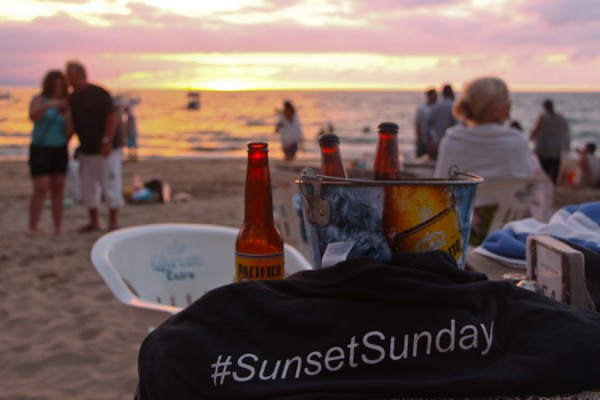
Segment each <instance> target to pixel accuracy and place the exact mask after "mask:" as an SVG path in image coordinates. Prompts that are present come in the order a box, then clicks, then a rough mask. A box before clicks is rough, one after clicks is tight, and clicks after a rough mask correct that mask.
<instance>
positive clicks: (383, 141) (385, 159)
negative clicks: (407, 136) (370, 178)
mask: <svg viewBox="0 0 600 400" xmlns="http://www.w3.org/2000/svg"><path fill="white" fill-rule="evenodd" d="M377 129H378V130H379V133H378V135H379V138H378V141H377V150H376V153H375V165H374V166H373V171H374V173H375V180H377V181H397V180H399V179H400V156H399V153H398V125H396V124H395V123H393V122H382V123H381V124H379V126H378V127H377Z"/></svg>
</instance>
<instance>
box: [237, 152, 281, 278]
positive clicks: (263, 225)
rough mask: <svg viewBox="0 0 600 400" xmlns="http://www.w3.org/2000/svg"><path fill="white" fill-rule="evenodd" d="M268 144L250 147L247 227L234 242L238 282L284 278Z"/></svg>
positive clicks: (246, 202)
mask: <svg viewBox="0 0 600 400" xmlns="http://www.w3.org/2000/svg"><path fill="white" fill-rule="evenodd" d="M268 151H269V150H268V144H267V143H263V142H252V143H249V144H248V168H247V171H246V197H245V204H244V223H243V225H242V227H241V228H240V231H239V233H238V236H237V239H236V242H235V264H236V281H238V282H240V281H244V280H269V279H283V278H284V259H283V238H282V237H281V234H280V233H279V231H278V230H277V227H276V226H275V221H274V219H273V197H272V193H271V176H270V173H269V158H268Z"/></svg>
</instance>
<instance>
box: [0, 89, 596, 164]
mask: <svg viewBox="0 0 600 400" xmlns="http://www.w3.org/2000/svg"><path fill="white" fill-rule="evenodd" d="M109 90H110V88H109ZM38 91H39V89H38V88H8V87H0V160H9V159H11V160H25V159H26V158H27V148H28V145H29V141H30V134H31V128H32V123H31V121H29V119H28V107H29V102H30V100H31V98H32V97H33V96H34V95H35V94H36V93H37V92H38ZM111 93H112V94H113V95H123V96H129V97H131V98H137V99H139V104H138V105H137V106H136V107H135V113H136V115H137V122H138V131H139V136H138V142H139V155H140V157H141V158H152V157H245V154H246V144H247V143H248V142H249V141H253V140H261V141H268V142H269V149H270V154H271V157H279V158H281V157H282V154H281V151H280V145H279V140H278V136H276V135H274V128H273V125H274V123H275V119H276V110H277V109H280V108H282V103H283V101H284V100H286V99H287V100H290V101H292V102H293V103H294V104H295V105H296V108H297V111H298V116H299V118H300V121H301V123H302V125H303V129H304V137H305V142H304V145H303V147H302V149H301V151H300V152H299V154H298V158H299V159H315V158H318V157H319V148H318V143H317V140H316V138H317V135H318V133H319V130H320V128H321V127H322V126H323V125H324V124H326V123H327V122H330V123H332V124H333V125H334V127H335V132H336V133H337V134H338V136H339V137H340V140H341V152H342V155H343V156H344V158H348V159H357V158H364V157H367V158H368V157H369V156H372V154H373V153H374V152H375V144H376V139H377V134H376V133H377V125H378V124H379V123H380V122H382V121H391V122H396V123H397V124H398V125H399V127H400V131H399V145H400V151H401V153H402V155H403V157H404V158H405V159H406V160H410V159H411V158H412V157H413V154H414V129H413V118H414V113H415V109H416V108H417V106H418V105H419V104H420V103H421V102H422V101H423V97H424V96H423V94H422V93H420V92H393V91H379V92H368V91H250V92H202V93H201V97H200V100H201V106H200V108H199V109H198V110H188V109H187V107H186V106H187V91H185V90H151V89H136V90H128V91H126V90H111ZM546 98H550V99H552V100H553V101H554V103H555V109H556V110H557V112H559V113H562V114H563V115H564V116H565V117H566V118H567V120H568V121H569V124H570V127H571V132H572V149H575V148H579V147H582V146H583V144H584V143H585V142H588V141H592V142H596V143H597V144H598V145H599V146H600V93H521V92H518V93H512V95H511V100H512V111H511V117H512V119H514V120H518V121H519V122H520V123H521V125H522V126H523V128H524V131H525V133H526V134H529V132H530V131H531V129H532V127H533V125H534V123H535V120H536V118H537V115H538V114H539V112H540V111H541V104H542V102H543V100H544V99H546ZM76 146H77V138H76V137H74V139H73V140H72V141H71V144H70V147H71V148H72V149H74V148H75V147H76Z"/></svg>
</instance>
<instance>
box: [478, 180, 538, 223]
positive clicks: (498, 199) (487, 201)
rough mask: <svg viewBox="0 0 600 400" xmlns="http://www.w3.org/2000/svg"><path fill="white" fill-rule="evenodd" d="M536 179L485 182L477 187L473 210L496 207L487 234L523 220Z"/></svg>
mask: <svg viewBox="0 0 600 400" xmlns="http://www.w3.org/2000/svg"><path fill="white" fill-rule="evenodd" d="M539 182H540V181H539V180H538V179H536V178H531V179H525V178H513V179H506V180H485V181H484V182H482V183H481V184H480V185H479V186H478V187H477V193H476V195H475V209H477V207H480V206H484V205H485V206H487V205H497V206H498V208H497V209H496V212H495V213H494V216H493V218H492V221H491V223H490V226H489V229H488V232H493V231H495V230H498V229H501V228H502V227H503V226H504V224H506V223H508V222H510V221H515V220H518V219H522V218H525V217H526V216H527V215H528V213H529V207H530V205H531V202H532V200H533V196H534V192H535V189H536V187H537V185H538V184H539Z"/></svg>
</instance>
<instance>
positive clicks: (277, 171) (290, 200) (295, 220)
mask: <svg viewBox="0 0 600 400" xmlns="http://www.w3.org/2000/svg"><path fill="white" fill-rule="evenodd" d="M270 172H271V187H272V189H273V216H274V218H275V223H276V224H277V227H278V228H279V231H280V232H281V235H282V236H283V240H285V242H286V243H289V244H291V245H292V246H294V247H295V248H296V249H298V251H300V253H302V255H304V257H306V258H307V259H309V260H312V253H311V250H310V247H309V244H308V239H307V237H306V233H305V231H304V217H303V215H302V204H301V197H300V192H299V190H298V185H297V184H296V183H295V181H296V180H297V179H300V174H301V172H302V168H300V167H291V166H289V167H286V166H276V167H275V168H272V169H271V171H270Z"/></svg>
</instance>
